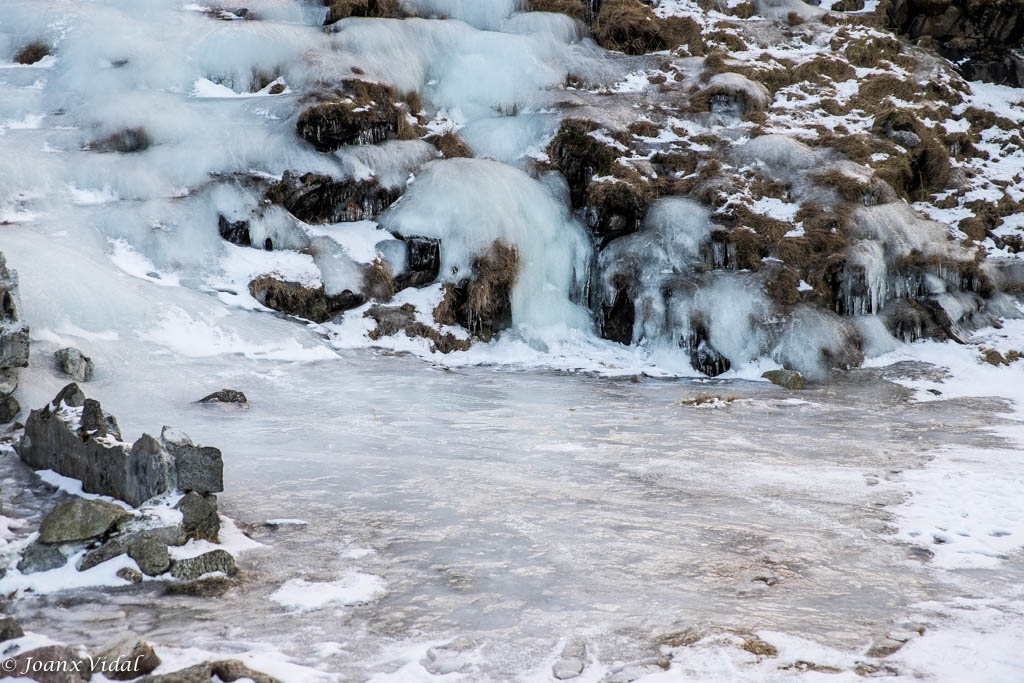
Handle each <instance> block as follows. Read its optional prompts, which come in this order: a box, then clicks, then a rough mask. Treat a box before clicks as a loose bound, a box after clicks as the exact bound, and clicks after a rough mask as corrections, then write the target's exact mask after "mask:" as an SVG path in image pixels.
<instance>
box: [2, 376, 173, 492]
mask: <svg viewBox="0 0 1024 683" xmlns="http://www.w3.org/2000/svg"><path fill="white" fill-rule="evenodd" d="M85 402H86V399H85V395H84V394H83V393H82V391H81V390H80V389H79V388H78V386H77V385H76V384H69V385H68V386H66V387H64V389H62V390H61V392H60V393H59V394H58V395H57V396H56V397H55V398H54V400H53V401H52V402H51V403H50V404H49V405H47V406H45V407H43V408H42V409H41V410H33V411H32V412H31V413H30V414H29V417H28V420H27V421H26V424H25V433H24V435H23V436H22V439H21V442H20V444H19V445H18V454H19V455H20V456H21V459H22V460H23V461H24V462H25V463H27V464H28V465H30V466H31V467H33V468H35V469H52V470H54V471H55V472H57V473H58V474H63V475H64V476H66V477H71V478H73V479H78V480H79V481H81V482H82V488H83V490H85V491H86V492H88V493H98V494H101V495H106V496H111V497H113V498H118V499H120V500H123V501H125V502H126V503H128V504H130V505H133V506H139V505H141V504H142V503H143V502H145V501H147V500H149V499H150V498H152V497H153V496H156V495H159V494H161V493H164V492H165V491H169V490H171V489H173V488H174V487H175V485H176V476H177V474H176V469H175V463H174V460H173V458H172V457H171V455H170V454H169V453H168V452H167V451H166V450H165V449H164V448H163V446H161V444H160V442H158V441H157V440H156V439H154V438H153V437H151V436H149V435H148V434H143V435H142V436H141V437H140V438H139V439H138V440H137V441H136V442H135V443H134V444H133V445H132V446H131V449H130V450H129V448H128V444H126V443H124V442H122V441H120V433H119V430H118V428H117V421H116V420H115V419H114V418H113V416H111V415H108V414H107V413H104V412H103V411H102V408H101V407H100V405H99V404H98V403H90V404H89V408H88V410H86V409H85V408H84V406H85ZM62 404H63V405H65V406H68V407H83V410H82V412H81V413H77V412H75V411H69V410H66V409H59V407H60V406H61V405H62ZM100 416H102V420H101V419H100ZM83 420H84V422H85V425H84V426H85V427H86V429H85V430H84V431H83V429H82V427H83ZM104 432H105V434H104ZM112 437H113V438H112Z"/></svg>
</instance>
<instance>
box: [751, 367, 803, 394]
mask: <svg viewBox="0 0 1024 683" xmlns="http://www.w3.org/2000/svg"><path fill="white" fill-rule="evenodd" d="M761 377H764V378H765V379H766V380H768V381H769V382H771V383H772V384H778V385H779V386H780V387H785V388H786V389H789V390H790V391H796V390H799V389H803V388H804V376H803V375H801V374H800V373H799V372H797V371H796V370H769V371H768V372H765V373H763V374H762V375H761Z"/></svg>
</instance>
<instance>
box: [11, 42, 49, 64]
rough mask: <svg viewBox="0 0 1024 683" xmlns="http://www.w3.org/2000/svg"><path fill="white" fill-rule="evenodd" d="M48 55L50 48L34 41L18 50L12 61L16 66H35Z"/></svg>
mask: <svg viewBox="0 0 1024 683" xmlns="http://www.w3.org/2000/svg"><path fill="white" fill-rule="evenodd" d="M49 54H50V46H49V45H47V44H46V43H41V42H39V41H38V40H36V41H33V42H31V43H29V44H28V45H26V46H25V47H23V48H21V49H20V50H18V53H17V54H16V55H14V61H15V62H16V63H18V64H35V63H36V62H38V61H39V60H40V59H42V58H43V57H46V56H47V55H49Z"/></svg>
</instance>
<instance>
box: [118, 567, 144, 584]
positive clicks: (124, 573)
mask: <svg viewBox="0 0 1024 683" xmlns="http://www.w3.org/2000/svg"><path fill="white" fill-rule="evenodd" d="M117 576H118V577H119V578H122V579H124V580H125V581H128V582H130V583H142V572H140V571H139V570H138V569H133V568H131V567H121V568H120V569H118V570H117Z"/></svg>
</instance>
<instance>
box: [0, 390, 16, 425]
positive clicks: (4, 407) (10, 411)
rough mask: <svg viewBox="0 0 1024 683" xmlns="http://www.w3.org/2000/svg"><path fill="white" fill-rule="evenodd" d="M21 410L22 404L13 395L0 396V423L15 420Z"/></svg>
mask: <svg viewBox="0 0 1024 683" xmlns="http://www.w3.org/2000/svg"><path fill="white" fill-rule="evenodd" d="M20 412H21V404H20V403H18V399H16V398H14V397H13V396H5V397H3V398H0V425H2V424H7V423H8V422H13V421H14V418H16V417H18V413H20Z"/></svg>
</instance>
